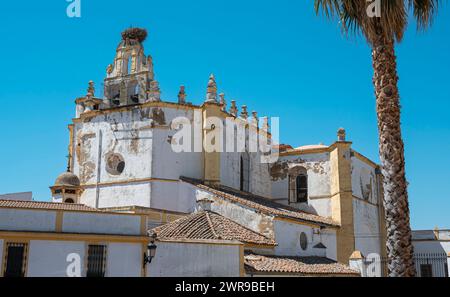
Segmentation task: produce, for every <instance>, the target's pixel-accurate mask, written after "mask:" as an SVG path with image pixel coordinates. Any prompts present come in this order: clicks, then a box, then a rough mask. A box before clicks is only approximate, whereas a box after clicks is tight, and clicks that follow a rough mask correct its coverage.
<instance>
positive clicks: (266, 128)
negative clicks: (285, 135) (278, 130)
mask: <svg viewBox="0 0 450 297" xmlns="http://www.w3.org/2000/svg"><path fill="white" fill-rule="evenodd" d="M262 129H263V130H264V131H266V132H268V131H269V118H268V117H263V118H262Z"/></svg>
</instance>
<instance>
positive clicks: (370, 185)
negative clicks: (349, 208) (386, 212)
mask: <svg viewBox="0 0 450 297" xmlns="http://www.w3.org/2000/svg"><path fill="white" fill-rule="evenodd" d="M351 160H352V191H353V196H356V197H358V198H360V199H363V200H366V201H369V202H370V203H373V204H378V188H377V183H378V180H377V176H376V174H375V168H374V167H372V166H370V165H369V164H367V163H365V162H363V161H361V160H360V159H359V158H357V157H352V159H351Z"/></svg>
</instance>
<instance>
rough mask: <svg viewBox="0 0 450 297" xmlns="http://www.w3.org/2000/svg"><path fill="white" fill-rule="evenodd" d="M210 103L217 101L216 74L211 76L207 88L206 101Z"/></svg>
mask: <svg viewBox="0 0 450 297" xmlns="http://www.w3.org/2000/svg"><path fill="white" fill-rule="evenodd" d="M205 102H208V103H217V85H216V80H215V78H214V74H211V75H210V76H209V81H208V88H207V90H206V101H205Z"/></svg>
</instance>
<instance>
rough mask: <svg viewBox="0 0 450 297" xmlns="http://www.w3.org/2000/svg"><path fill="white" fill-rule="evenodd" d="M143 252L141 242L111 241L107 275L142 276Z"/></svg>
mask: <svg viewBox="0 0 450 297" xmlns="http://www.w3.org/2000/svg"><path fill="white" fill-rule="evenodd" d="M143 253H144V251H143V250H142V245H141V244H139V243H115V242H114V243H109V244H108V254H107V265H106V276H113V277H139V276H141V269H142V255H143Z"/></svg>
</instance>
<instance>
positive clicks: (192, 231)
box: [152, 210, 276, 246]
mask: <svg viewBox="0 0 450 297" xmlns="http://www.w3.org/2000/svg"><path fill="white" fill-rule="evenodd" d="M152 231H154V232H155V233H156V234H157V237H158V239H163V240H164V239H212V240H214V239H215V240H237V241H240V242H243V243H247V244H257V245H271V246H275V245H276V243H275V241H274V240H273V239H270V238H267V237H266V236H264V235H262V234H260V233H257V232H255V231H252V230H250V229H248V228H246V227H244V226H242V225H239V224H238V223H236V222H234V221H232V220H230V219H228V218H226V217H224V216H221V215H219V214H217V213H215V212H211V211H204V210H202V211H199V212H195V213H192V214H190V215H188V216H185V217H182V218H179V219H177V220H175V221H173V222H171V223H168V224H165V225H162V226H159V227H156V228H154V229H153V230H152Z"/></svg>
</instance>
